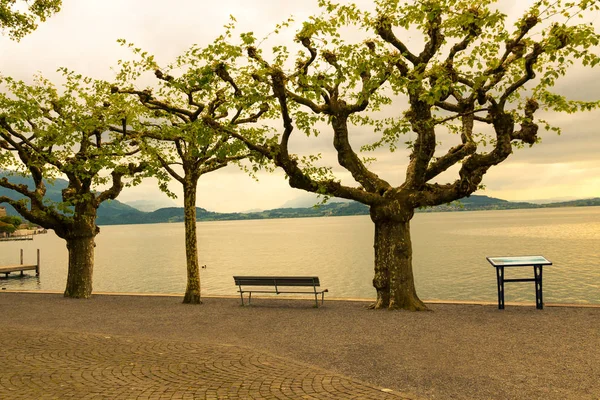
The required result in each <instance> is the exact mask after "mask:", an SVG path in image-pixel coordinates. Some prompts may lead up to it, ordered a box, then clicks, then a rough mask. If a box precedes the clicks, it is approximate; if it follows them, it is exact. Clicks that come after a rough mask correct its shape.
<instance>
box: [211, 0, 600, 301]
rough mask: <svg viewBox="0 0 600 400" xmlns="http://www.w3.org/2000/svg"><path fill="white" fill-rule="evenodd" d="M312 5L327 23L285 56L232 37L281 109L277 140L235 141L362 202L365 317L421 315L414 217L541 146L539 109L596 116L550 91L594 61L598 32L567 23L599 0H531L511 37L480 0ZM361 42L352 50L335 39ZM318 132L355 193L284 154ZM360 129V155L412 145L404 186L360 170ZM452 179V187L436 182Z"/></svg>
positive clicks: (318, 187)
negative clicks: (373, 295)
mask: <svg viewBox="0 0 600 400" xmlns="http://www.w3.org/2000/svg"><path fill="white" fill-rule="evenodd" d="M319 3H320V5H321V6H322V7H323V8H325V11H324V13H323V14H322V15H321V16H317V17H312V18H311V19H310V20H309V21H308V22H305V23H304V24H303V26H302V28H301V29H300V30H299V31H298V32H297V34H296V37H295V41H296V43H298V47H300V50H299V52H298V55H297V56H296V57H295V59H292V57H291V56H290V53H289V52H288V50H287V48H286V46H281V45H280V46H276V47H274V48H273V49H272V51H273V54H274V55H273V61H270V62H269V61H267V60H266V58H265V56H264V55H263V52H262V50H261V49H260V48H257V46H256V39H255V37H254V35H253V34H251V33H248V34H243V35H242V40H243V41H244V45H245V46H247V51H248V55H249V58H250V59H251V61H252V62H253V63H254V65H255V66H256V70H255V72H254V75H253V76H254V78H255V79H256V81H257V82H258V83H261V84H266V85H268V87H269V90H270V92H269V93H265V98H267V99H268V98H274V99H275V100H276V102H277V104H278V108H279V112H280V115H281V120H282V122H283V131H282V133H281V134H279V135H278V136H277V137H276V138H275V139H277V143H273V142H270V143H261V142H256V141H253V140H249V139H247V138H244V137H243V136H241V135H239V134H237V133H235V132H232V135H233V136H234V137H236V138H239V139H240V140H244V141H245V142H246V144H247V145H248V146H249V147H250V148H251V149H253V150H255V151H259V152H261V153H262V154H264V155H265V156H266V157H268V158H270V159H271V160H272V161H273V162H274V164H275V165H276V166H277V167H279V168H281V169H283V170H284V171H285V172H286V174H287V176H288V179H289V184H290V185H291V186H292V187H294V188H299V189H304V190H307V191H310V192H315V193H321V194H325V195H328V196H336V197H342V198H346V199H351V200H355V201H358V202H361V203H364V204H366V205H368V206H369V207H370V216H371V219H372V221H373V222H374V224H375V238H374V250H375V276H374V279H373V286H374V287H375V289H376V292H377V300H376V302H375V303H374V304H373V305H372V308H376V309H382V308H386V309H408V310H426V309H427V307H426V306H425V305H424V304H423V302H422V301H421V300H420V299H419V297H418V296H417V293H416V290H415V285H414V279H413V269H412V246H411V239H410V221H411V219H412V217H413V215H414V210H415V209H416V208H420V207H430V206H435V205H440V204H444V203H449V202H452V201H454V200H457V199H460V198H463V197H465V196H469V195H470V194H471V193H473V192H474V191H476V190H477V189H478V188H479V187H480V185H481V183H482V179H483V176H484V174H485V173H486V172H487V171H488V170H489V169H490V168H491V167H493V166H495V165H498V164H500V163H501V162H502V161H504V160H506V158H507V157H508V156H509V155H510V154H511V153H512V152H513V148H515V147H523V146H524V145H529V146H532V145H534V144H536V143H538V141H539V136H538V133H539V130H540V129H539V126H540V124H542V126H543V127H544V128H545V129H546V130H549V129H557V128H552V127H550V126H549V125H548V124H547V123H545V122H544V121H541V122H540V121H539V120H537V119H536V117H535V113H536V111H538V110H543V111H556V112H568V113H572V112H576V111H582V110H590V109H593V108H597V107H598V106H599V103H598V102H583V101H572V100H568V99H566V98H565V97H563V96H561V95H559V94H557V93H553V92H552V87H553V86H554V84H555V82H556V81H557V79H558V78H560V77H561V76H563V75H565V74H567V72H568V69H569V67H570V66H572V65H573V64H574V62H576V61H577V62H579V63H581V64H582V65H583V66H587V67H593V66H595V65H596V64H597V63H598V61H599V58H598V56H597V55H595V54H593V53H592V50H593V49H597V46H598V43H599V36H598V35H597V34H596V33H595V32H594V29H593V27H592V26H591V25H590V24H572V21H573V19H574V17H577V16H581V15H583V13H585V12H586V11H589V10H598V3H597V2H595V1H585V0H584V1H579V2H569V3H564V2H562V1H560V0H559V1H549V0H548V1H547V0H540V1H537V2H536V3H535V4H534V5H533V6H532V7H531V8H530V9H529V10H528V11H527V12H526V13H525V15H523V16H522V17H521V18H520V19H519V20H518V21H517V23H516V24H515V26H514V27H510V26H507V24H506V21H505V20H506V16H505V15H503V14H502V13H501V12H499V11H498V10H496V9H494V2H493V1H491V0H482V1H477V2H475V1H455V0H440V1H428V0H421V1H399V0H376V1H375V6H376V11H375V12H374V13H367V12H362V11H360V10H359V9H358V8H357V7H356V6H355V5H345V6H340V5H336V4H333V3H331V2H329V1H327V0H321V1H320V2H319ZM279 28H281V27H279ZM408 31H410V35H412V37H413V38H414V37H415V33H414V32H415V31H419V32H420V33H421V35H422V38H423V45H420V44H416V43H412V41H410V42H407V41H405V40H404V39H403V37H406V36H407V35H409V33H407V32H408ZM358 35H362V37H361V38H359V40H358V41H356V42H354V43H350V42H348V41H346V40H344V37H345V36H348V37H350V38H352V36H354V37H357V36H358ZM403 35H404V36H403ZM416 37H417V39H414V41H415V42H417V43H419V42H420V41H421V40H420V39H419V38H418V36H416ZM361 39H362V40H361ZM291 61H295V64H294V65H295V67H292V69H291V70H290V65H291ZM386 113H387V114H386ZM389 113H392V116H389V117H386V116H385V115H389ZM323 123H325V124H327V126H328V129H329V130H330V132H331V134H332V139H333V147H334V149H335V153H336V154H337V162H338V164H339V167H341V168H343V169H344V170H345V171H346V176H348V175H350V176H351V178H352V179H353V180H354V181H355V183H356V184H355V185H351V184H348V183H346V182H347V181H349V180H350V179H346V178H345V180H344V181H343V182H342V180H340V179H339V178H336V176H335V175H334V174H333V171H334V170H333V169H332V167H330V166H329V167H328V166H326V165H323V162H322V161H315V159H314V157H311V158H309V159H305V160H303V159H300V158H299V157H298V156H297V155H294V154H291V153H290V150H289V142H290V138H291V137H292V133H293V131H294V129H295V128H298V129H299V130H301V131H304V132H305V133H306V134H307V135H313V134H314V135H315V136H316V134H318V133H319V131H320V130H321V129H320V125H317V124H323ZM222 129H224V130H227V129H228V128H227V127H226V126H223V127H222ZM361 129H362V130H365V129H370V130H371V131H372V132H374V133H375V134H376V135H377V140H376V141H375V142H374V143H369V144H366V145H364V146H363V147H362V148H361V150H363V151H368V150H375V149H380V148H382V147H387V148H388V149H389V150H391V151H392V152H393V151H394V150H396V149H397V148H398V145H399V142H400V141H402V140H403V137H404V135H405V134H408V135H407V136H412V137H413V139H410V138H407V139H408V140H407V139H404V140H405V141H406V145H407V148H408V151H407V153H408V160H407V162H408V166H407V168H406V172H405V179H404V182H403V183H401V184H399V185H396V186H394V185H392V184H391V183H390V181H388V180H386V179H384V178H383V177H380V176H379V174H377V173H376V171H377V170H376V169H375V168H373V167H371V166H370V165H369V161H372V160H365V159H363V158H361V156H360V152H358V151H357V150H355V147H353V145H352V137H353V136H352V133H353V132H358V131H360V130H361ZM442 141H443V142H442ZM452 142H454V144H452ZM339 167H337V168H339ZM444 172H445V174H444V175H443V176H441V174H442V173H444ZM452 173H457V176H456V178H453V180H451V181H450V182H448V183H444V182H440V181H441V180H442V179H443V178H446V177H447V176H450V175H451V174H452Z"/></svg>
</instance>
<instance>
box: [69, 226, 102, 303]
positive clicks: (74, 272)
mask: <svg viewBox="0 0 600 400" xmlns="http://www.w3.org/2000/svg"><path fill="white" fill-rule="evenodd" d="M94 238H95V234H90V235H85V236H74V237H66V238H65V240H66V241H67V249H68V250H69V272H68V274H67V288H66V289H65V293H64V295H65V297H72V298H76V299H87V298H89V297H90V296H91V295H92V274H93V272H94V246H95V243H94Z"/></svg>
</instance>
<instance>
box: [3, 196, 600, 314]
mask: <svg viewBox="0 0 600 400" xmlns="http://www.w3.org/2000/svg"><path fill="white" fill-rule="evenodd" d="M411 225H412V226H411V229H412V240H413V249H414V255H413V263H414V273H415V280H416V286H417V292H418V293H419V295H420V297H421V298H423V299H428V300H432V299H441V300H489V301H495V300H496V276H495V270H494V268H493V267H492V266H491V265H489V264H488V262H487V261H486V259H485V257H486V256H504V255H543V256H545V257H546V258H547V259H549V260H551V261H552V262H553V263H554V265H553V266H550V267H546V268H545V269H544V300H545V301H546V302H561V303H596V304H600V207H581V208H559V209H537V210H507V211H477V212H454V213H428V214H417V215H416V216H415V218H414V219H413V221H412V224H411ZM373 232H374V228H373V224H372V222H371V220H370V219H369V217H368V216H353V217H331V218H303V219H279V220H254V221H223V222H202V223H198V240H199V255H200V263H201V264H205V265H207V268H206V269H203V270H201V277H202V291H203V293H204V294H207V295H210V294H213V295H235V294H236V287H235V286H234V284H233V278H232V276H233V275H318V276H319V277H320V278H321V282H322V285H323V286H324V287H326V288H328V289H329V291H330V294H329V295H330V296H331V297H354V298H373V297H374V295H375V292H374V289H373V288H372V286H371V280H372V277H373ZM183 239H184V230H183V224H181V223H177V224H154V225H121V226H103V227H101V233H100V235H99V236H98V237H97V240H96V242H97V247H96V266H95V271H94V290H96V291H110V292H151V293H157V292H160V293H181V294H182V293H183V292H184V291H185V279H186V278H185V256H184V242H183ZM20 248H23V249H24V251H25V262H26V263H30V262H31V263H35V251H36V249H37V248H39V249H41V254H42V269H41V276H40V277H39V278H37V277H35V276H29V277H26V278H18V277H16V276H15V277H11V278H9V279H0V287H4V288H7V289H26V290H60V291H62V290H64V287H65V284H66V275H67V250H66V247H65V242H64V241H63V240H61V239H60V238H58V237H57V236H56V235H54V233H52V232H50V233H48V234H46V235H39V236H36V237H35V239H34V240H33V241H27V242H0V265H6V264H15V263H18V260H19V249H20ZM532 269H533V268H518V269H514V270H513V269H509V270H508V271H507V278H511V277H530V276H532V275H533V272H532ZM534 299H535V295H534V288H533V283H512V284H511V283H509V284H507V286H506V301H529V302H533V301H534Z"/></svg>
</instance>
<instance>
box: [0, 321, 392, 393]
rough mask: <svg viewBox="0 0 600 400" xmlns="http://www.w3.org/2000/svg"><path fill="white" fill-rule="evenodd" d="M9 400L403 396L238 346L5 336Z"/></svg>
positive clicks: (27, 333) (1, 387)
mask: <svg viewBox="0 0 600 400" xmlns="http://www.w3.org/2000/svg"><path fill="white" fill-rule="evenodd" d="M0 341H1V342H2V343H4V345H3V347H2V350H1V353H0V356H2V357H1V358H2V359H3V362H2V363H1V364H0V398H2V399H4V398H6V399H14V400H20V399H34V398H35V399H69V398H72V399H86V400H87V399H94V400H95V399H106V400H108V399H110V400H127V399H137V400H166V399H169V400H191V399H215V400H222V399H274V400H283V399H351V398H354V399H364V400H371V399H372V400H380V399H381V400H390V399H399V398H400V396H399V395H397V394H395V393H386V392H382V391H381V390H379V389H378V388H376V387H372V386H369V385H368V384H364V383H360V382H356V381H354V380H352V379H349V378H346V377H343V376H339V375H336V374H332V373H329V372H327V371H323V370H321V369H318V368H311V367H309V366H306V365H303V364H300V363H297V362H294V361H291V360H286V359H282V358H278V357H274V356H271V355H268V354H263V353H259V352H255V351H252V350H249V349H246V348H241V347H236V346H229V345H227V346H224V345H214V344H203V343H195V342H178V341H164V340H163V341H159V340H140V339H138V338H135V340H134V339H133V338H128V337H115V336H105V335H100V334H84V333H69V334H67V333H59V332H54V331H39V330H36V331H33V330H22V331H21V330H17V329H8V330H6V329H5V330H0Z"/></svg>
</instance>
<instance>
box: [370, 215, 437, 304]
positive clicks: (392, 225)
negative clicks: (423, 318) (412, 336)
mask: <svg viewBox="0 0 600 400" xmlns="http://www.w3.org/2000/svg"><path fill="white" fill-rule="evenodd" d="M411 217H412V212H411V213H410V217H408V218H405V219H398V214H397V213H396V214H395V215H394V217H391V216H390V217H381V216H377V215H376V213H374V212H373V210H372V211H371V218H372V219H373V222H374V223H375V245H374V248H375V277H374V278H373V286H374V287H375V289H376V290H377V301H376V302H375V304H373V305H371V308H375V309H382V308H387V309H402V310H411V311H424V310H428V308H427V306H425V304H424V303H423V302H422V301H421V300H420V299H419V297H418V296H417V292H416V290H415V283H414V277H413V271H412V243H411V240H410V218H411Z"/></svg>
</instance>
